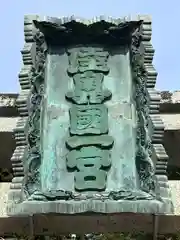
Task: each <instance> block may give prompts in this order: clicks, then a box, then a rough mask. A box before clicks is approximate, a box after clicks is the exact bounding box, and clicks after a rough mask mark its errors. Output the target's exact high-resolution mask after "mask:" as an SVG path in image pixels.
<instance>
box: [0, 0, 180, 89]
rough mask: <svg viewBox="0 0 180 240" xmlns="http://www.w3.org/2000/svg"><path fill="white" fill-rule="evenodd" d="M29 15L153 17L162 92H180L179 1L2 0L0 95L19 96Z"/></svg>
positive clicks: (159, 85)
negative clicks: (25, 25) (24, 23)
mask: <svg viewBox="0 0 180 240" xmlns="http://www.w3.org/2000/svg"><path fill="white" fill-rule="evenodd" d="M25 14H39V15H41V14H42V15H49V16H69V15H76V16H82V17H86V18H91V17H93V16H97V15H110V16H113V17H120V16H124V15H128V14H133V15H135V14H150V15H151V16H152V19H153V35H152V43H153V46H154V48H155V50H156V52H155V57H154V65H155V67H156V70H157V71H158V78H157V84H156V88H157V89H158V90H177V89H180V67H179V65H180V62H179V56H180V26H179V24H180V2H179V0H171V1H163V0H148V1H146V0H124V1H122V0H111V1H110V0H90V1H87V0H51V1H50V0H1V6H0V21H1V33H0V36H1V37H0V54H1V57H0V73H1V81H0V92H18V91H19V89H20V87H19V83H18V73H19V71H20V68H21V66H22V61H21V54H20V50H21V49H22V48H23V45H24V35H23V18H24V15H25Z"/></svg>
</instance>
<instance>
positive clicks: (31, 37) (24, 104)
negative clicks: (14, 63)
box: [10, 16, 169, 200]
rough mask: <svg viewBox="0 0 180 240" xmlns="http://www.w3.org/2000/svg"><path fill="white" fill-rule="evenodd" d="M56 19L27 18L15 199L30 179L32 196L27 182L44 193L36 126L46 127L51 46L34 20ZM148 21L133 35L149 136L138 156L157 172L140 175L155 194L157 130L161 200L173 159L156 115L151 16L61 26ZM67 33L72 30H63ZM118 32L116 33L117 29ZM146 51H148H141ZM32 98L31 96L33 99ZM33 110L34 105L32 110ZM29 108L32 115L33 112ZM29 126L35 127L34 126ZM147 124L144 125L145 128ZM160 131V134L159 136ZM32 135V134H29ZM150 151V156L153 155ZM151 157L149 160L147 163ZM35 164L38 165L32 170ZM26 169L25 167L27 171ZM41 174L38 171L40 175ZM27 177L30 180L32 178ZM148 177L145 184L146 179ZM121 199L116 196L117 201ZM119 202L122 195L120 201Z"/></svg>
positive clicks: (14, 160)
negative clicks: (47, 66) (40, 186)
mask: <svg viewBox="0 0 180 240" xmlns="http://www.w3.org/2000/svg"><path fill="white" fill-rule="evenodd" d="M34 20H37V21H39V20H40V21H50V22H52V23H53V21H54V23H57V18H55V19H53V18H48V17H46V18H41V19H40V18H39V17H38V16H25V30H24V31H25V41H26V43H25V46H24V49H23V50H22V56H23V63H24V67H23V68H22V70H21V72H20V74H19V81H20V84H21V89H22V90H21V94H20V95H19V98H18V100H17V105H18V109H19V112H20V116H21V118H20V120H19V121H18V124H17V127H16V129H15V137H16V143H17V147H16V150H15V152H14V154H13V157H12V159H11V160H12V164H13V171H14V176H15V177H14V179H13V181H12V184H11V189H13V190H12V191H11V193H10V194H12V197H13V199H17V200H20V199H21V188H22V181H23V178H24V184H25V186H26V189H27V193H28V194H27V195H29V194H32V192H31V193H30V192H29V186H28V184H27V182H29V183H30V185H31V189H33V191H35V190H36V189H38V186H37V185H36V183H33V182H32V181H31V179H34V177H36V179H38V178H39V172H38V168H39V164H40V161H41V151H40V144H39V141H40V139H39V134H40V133H39V130H38V127H37V128H35V127H34V125H33V124H32V123H33V121H35V123H36V126H37V125H38V124H40V106H41V101H42V97H43V90H44V88H43V81H44V61H45V53H46V46H45V42H44V38H43V35H42V33H41V32H40V31H38V30H37V28H36V27H35V25H34V23H33V21H34ZM139 20H143V23H142V25H141V27H140V28H139V29H138V31H136V32H135V34H134V36H133V44H132V65H133V66H132V67H133V72H134V77H133V78H134V80H135V82H136V83H137V84H136V90H137V95H136V104H137V108H138V118H139V119H140V122H139V127H138V136H140V134H142V135H143V138H142V140H141V141H140V138H137V143H138V146H139V148H138V151H137V157H139V158H141V159H142V162H144V164H145V165H143V166H144V167H145V168H149V169H151V171H150V175H148V176H146V175H144V172H140V175H141V176H142V178H141V179H142V181H141V182H142V183H143V184H142V188H143V189H145V190H149V191H151V190H152V191H153V190H154V181H155V179H153V176H154V172H153V165H152V162H151V158H150V157H149V156H150V155H151V129H150V127H149V126H150V125H152V128H153V135H152V153H155V158H156V159H157V163H156V177H157V179H158V182H159V183H160V188H161V189H160V190H161V193H162V192H163V191H164V194H160V195H161V197H169V195H168V190H167V186H168V184H167V176H166V164H167V158H168V157H167V155H166V154H165V151H164V148H163V146H162V136H163V132H164V129H163V125H162V122H161V121H160V118H159V117H158V116H157V115H156V114H157V113H159V111H158V108H159V103H160V98H158V95H157V93H156V91H155V90H154V89H153V88H154V85H155V82H156V76H157V73H156V71H155V70H154V68H153V66H152V60H153V53H154V50H153V48H152V46H151V44H150V39H151V28H150V26H151V20H150V19H149V17H148V16H137V17H136V18H133V17H131V16H129V17H126V18H123V19H122V18H120V19H116V20H114V19H112V18H108V19H104V18H103V17H100V19H99V18H96V19H94V20H90V21H84V20H79V19H75V18H74V17H71V18H61V19H58V21H59V23H60V24H64V23H68V22H70V21H76V22H80V23H82V24H84V25H90V24H93V23H98V22H99V21H106V22H109V23H111V24H113V25H119V24H120V23H122V22H124V23H126V22H128V21H139ZM62 30H63V31H65V30H66V29H62ZM112 30H113V29H112ZM142 47H143V48H144V52H143V53H141V49H142ZM30 97H31V98H30ZM149 102H150V111H149V113H150V116H149V113H148V111H147V110H148V104H149ZM29 106H30V107H29ZM28 110H29V111H28ZM28 123H29V125H28ZM142 123H143V124H142ZM159 129H161V130H160V133H159ZM27 131H28V135H27V136H26V135H25V132H27ZM147 151H148V154H147ZM27 154H28V159H29V163H28V164H27V165H28V166H26V164H23V160H24V159H27ZM143 159H145V160H146V161H143ZM29 166H33V167H32V169H30V171H29ZM24 167H25V169H24ZM34 170H35V171H34ZM24 171H25V172H26V171H27V172H28V173H29V172H30V174H25V175H24ZM24 176H27V178H28V179H26V177H24ZM144 177H145V180H146V181H144ZM27 180H28V181H27ZM113 198H114V199H116V197H113ZM117 199H118V197H117Z"/></svg>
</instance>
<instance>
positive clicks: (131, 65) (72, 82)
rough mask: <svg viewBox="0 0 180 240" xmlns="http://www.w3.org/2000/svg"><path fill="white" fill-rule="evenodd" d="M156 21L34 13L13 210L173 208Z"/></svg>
mask: <svg viewBox="0 0 180 240" xmlns="http://www.w3.org/2000/svg"><path fill="white" fill-rule="evenodd" d="M37 19H38V20H37ZM148 21H149V20H148ZM148 21H147V22H145V23H144V22H143V21H142V20H139V17H138V19H136V20H127V19H120V20H119V19H116V20H110V19H108V20H105V19H104V20H103V19H101V20H100V19H99V20H97V21H96V20H93V21H89V22H88V23H87V22H83V21H82V22H79V20H78V21H76V20H74V19H72V18H71V19H69V20H68V19H66V18H63V19H57V18H45V19H44V18H43V20H42V19H40V18H39V17H32V16H31V17H28V18H27V19H26V23H25V38H26V46H25V49H24V50H23V51H22V53H23V61H24V64H25V70H23V72H22V73H21V74H20V78H21V80H20V81H21V85H22V86H23V87H22V89H23V91H22V95H20V98H19V99H20V100H19V106H20V107H19V108H20V112H21V116H22V119H20V123H18V124H19V125H18V127H17V130H16V133H17V136H18V137H17V138H18V141H19V142H18V144H17V149H16V152H15V154H14V155H13V158H12V159H15V160H13V161H14V166H15V165H16V164H17V162H18V164H19V162H20V160H19V159H20V158H21V160H22V164H21V165H23V167H19V168H20V169H22V172H23V173H21V175H18V174H19V172H18V171H19V170H18V171H17V172H16V176H23V182H22V183H21V184H22V188H21V189H20V190H21V191H19V189H18V188H19V185H18V186H16V183H17V182H18V181H20V180H19V178H17V179H14V180H13V184H14V185H15V187H14V189H15V190H16V188H17V189H18V193H17V192H14V193H13V194H14V195H13V194H12V195H11V196H12V199H13V200H12V201H13V206H12V211H13V214H19V213H22V214H24V213H26V214H27V213H29V214H36V213H42V212H43V213H45V212H51V213H52V212H53V213H54V212H57V213H64V214H69V213H70V214H74V213H82V212H86V211H90V212H101V213H110V212H143V213H144V212H149V213H159V212H160V213H164V212H166V213H170V212H172V206H171V201H170V199H169V195H168V194H169V193H168V191H165V190H167V189H165V187H164V186H166V185H167V181H166V180H167V178H166V176H165V174H164V172H165V167H166V166H165V163H164V162H165V160H164V155H165V154H164V153H163V154H159V153H160V152H162V151H161V150H162V149H163V147H162V146H160V145H161V144H159V140H158V144H157V142H155V144H154V145H153V144H152V141H156V140H157V136H159V133H158V134H157V136H156V137H155V138H152V132H151V130H150V129H152V128H154V127H152V126H150V125H151V120H152V119H151V115H152V114H157V113H158V112H157V110H156V109H155V107H154V106H157V99H158V98H156V97H154V95H153V97H152V98H151V97H150V96H151V93H152V92H153V94H154V89H152V90H153V91H152V92H151V91H149V87H150V86H152V82H153V81H154V80H152V78H153V76H154V75H153V74H154V72H153V71H154V70H152V69H153V67H152V66H151V61H152V55H153V50H152V48H151V45H150V42H149V41H150V40H149V38H150V31H149V29H150V23H149V22H148ZM148 69H150V70H149V73H148ZM148 74H149V75H148ZM148 81H149V82H148ZM153 83H154V82H153ZM24 90H25V91H24ZM26 90H27V91H26ZM148 91H149V92H148ZM23 94H24V95H23ZM25 95H27V96H25ZM151 101H152V107H150V105H149V104H150V102H151ZM153 101H154V102H153ZM25 108H26V109H25ZM153 121H154V120H153ZM22 126H24V129H23V130H22ZM158 129H159V122H158ZM23 131H24V133H22V132H23ZM154 131H155V132H157V131H159V130H157V129H155V130H154ZM22 134H25V135H22ZM19 136H23V137H21V138H19ZM22 139H23V140H22ZM156 152H157V154H156ZM156 155H158V156H160V155H161V156H162V155H163V160H162V159H160V157H157V156H156ZM16 156H17V157H16ZM19 156H20V157H19ZM157 159H158V161H159V163H157V164H156V160H157ZM158 161H157V162H158ZM166 162H167V161H166ZM155 164H156V166H155ZM21 165H20V166H21ZM18 166H19V165H18ZM19 168H18V169H19ZM162 168H163V170H162ZM158 171H159V172H158ZM162 172H163V174H164V175H163V177H162V178H161V176H160V177H159V175H158V174H162ZM22 174H23V175H22ZM163 179H164V180H163ZM165 179H166V180H165ZM163 181H164V182H163ZM15 190H14V191H15ZM18 194H19V195H20V196H19V198H17V199H16V202H15V201H14V199H15V198H13V197H15V196H17V195H18ZM38 201H41V203H42V204H37V203H38ZM49 201H51V203H49ZM132 202H133V203H132ZM14 205H15V206H14ZM16 206H17V208H16ZM40 206H41V207H40Z"/></svg>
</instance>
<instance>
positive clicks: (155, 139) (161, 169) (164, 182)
mask: <svg viewBox="0 0 180 240" xmlns="http://www.w3.org/2000/svg"><path fill="white" fill-rule="evenodd" d="M151 24H152V23H151V21H147V20H144V22H143V25H142V44H143V48H144V54H143V58H144V68H145V71H146V87H147V97H148V101H149V125H148V130H149V136H150V137H151V144H152V152H151V155H152V159H153V160H154V162H155V176H156V179H157V182H158V185H159V187H160V189H159V194H160V196H161V197H162V198H167V199H170V198H171V196H170V191H169V186H168V178H167V171H166V169H167V163H168V156H167V154H166V152H165V149H164V147H163V137H164V124H163V122H162V120H161V118H160V112H159V108H160V100H161V96H160V94H159V92H158V91H156V90H155V89H154V87H155V83H156V78H157V72H156V70H155V68H154V66H153V64H152V62H153V56H154V52H155V51H154V49H153V47H152V44H151V34H152V27H151Z"/></svg>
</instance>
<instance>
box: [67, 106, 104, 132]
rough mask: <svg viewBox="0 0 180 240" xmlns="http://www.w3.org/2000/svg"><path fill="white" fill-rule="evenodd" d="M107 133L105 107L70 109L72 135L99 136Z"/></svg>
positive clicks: (77, 107) (75, 107)
mask: <svg viewBox="0 0 180 240" xmlns="http://www.w3.org/2000/svg"><path fill="white" fill-rule="evenodd" d="M107 132H108V111H107V107H106V106H105V105H79V106H78V105H76V106H75V105H74V106H73V107H72V108H71V109H70V133H71V134H72V135H86V134H91V135H93V134H96V135H100V134H105V133H107Z"/></svg>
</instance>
